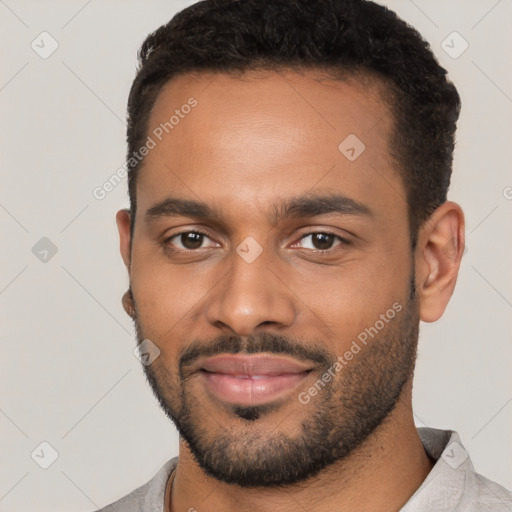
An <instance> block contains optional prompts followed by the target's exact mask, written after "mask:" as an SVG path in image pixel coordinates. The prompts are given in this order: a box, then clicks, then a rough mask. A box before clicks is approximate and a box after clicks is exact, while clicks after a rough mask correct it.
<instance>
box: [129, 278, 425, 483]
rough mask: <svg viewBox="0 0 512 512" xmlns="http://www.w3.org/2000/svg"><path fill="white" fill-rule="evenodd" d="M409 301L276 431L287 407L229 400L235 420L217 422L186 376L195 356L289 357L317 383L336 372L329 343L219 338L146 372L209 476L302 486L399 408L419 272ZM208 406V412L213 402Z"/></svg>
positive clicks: (413, 344) (410, 359)
mask: <svg viewBox="0 0 512 512" xmlns="http://www.w3.org/2000/svg"><path fill="white" fill-rule="evenodd" d="M129 293H130V295H131V290H130V291H129ZM132 299H133V296H132ZM406 302H407V303H406V304H405V305H404V307H403V309H402V310H401V311H400V312H399V313H397V315H396V317H395V318H393V319H392V320H390V321H389V323H386V324H385V326H384V327H383V328H382V329H381V330H380V331H379V332H378V334H377V335H376V336H375V339H373V337H372V339H370V340H369V341H368V343H367V344H365V346H363V347H361V348H362V349H361V350H360V351H359V352H358V353H357V354H355V355H354V357H353V359H352V360H351V361H350V362H347V363H346V366H344V367H343V368H342V369H341V370H339V371H337V372H336V374H335V377H334V378H332V380H331V381H330V382H327V383H325V384H324V385H323V388H322V389H321V390H319V391H318V394H317V395H316V396H314V397H312V398H311V400H309V402H308V403H307V404H304V403H303V402H302V403H301V402H300V401H299V400H297V404H296V405H294V407H295V409H294V410H292V411H291V413H290V414H288V416H285V417H284V418H280V421H276V422H275V424H274V425H273V428H272V429H268V428H263V423H262V422H265V420H268V419H269V417H270V416H271V415H272V414H274V418H275V414H276V412H277V414H278V413H279V409H280V408H281V407H282V404H276V403H270V404H263V405H256V406H235V405H231V406H227V405H225V404H223V405H222V406H220V405H219V410H220V409H222V410H224V411H225V412H226V413H227V414H228V415H229V421H225V420H223V421H222V423H223V425H221V424H220V423H219V422H217V421H214V418H212V415H211V413H210V414H209V413H208V411H206V408H205V406H204V405H201V400H198V397H199V396H203V397H204V395H198V394H197V393H194V382H193V381H194V379H193V378H191V375H190V374H189V373H187V367H188V365H190V363H192V362H194V361H195V360H197V358H198V357H202V356H206V357H210V356H214V355H216V354H222V353H230V354H239V353H245V354H257V353H262V352H265V353H270V354H285V355H288V356H292V357H295V358H297V359H301V360H305V361H309V362H315V364H316V366H315V368H318V373H317V375H318V378H319V379H320V378H321V376H322V375H323V374H324V373H325V372H327V371H328V370H329V369H331V371H332V368H333V366H334V365H335V364H336V360H337V359H336V357H333V355H332V354H330V353H329V352H327V351H326V350H325V348H323V347H324V346H325V344H322V343H306V342H304V341H300V340H295V339H294V340H292V341H290V339H288V338H286V337H284V336H279V335H274V334H270V333H268V332H266V333H262V334H258V335H254V336H249V337H246V338H242V337H239V336H221V337H218V338H216V339H213V340H209V341H206V342H205V341H201V340H194V341H191V342H190V343H187V344H186V347H185V348H184V349H183V350H182V352H181V353H180V356H179V359H178V371H176V370H175V369H171V368H168V367H165V366H164V365H163V364H162V363H161V361H158V360H156V361H155V362H154V363H153V364H151V365H149V366H143V368H144V372H145V374H146V378H147V380H148V382H149V384H150V386H151V389H152V390H153V393H154V395H155V397H156V398H157V400H158V401H159V403H160V405H161V407H162V409H163V410H164V412H165V413H166V415H167V416H168V417H169V418H170V419H171V420H172V421H173V423H174V424H175V425H176V428H177V429H178V432H179V434H180V437H181V438H182V439H183V440H185V442H186V443H187V445H188V447H189V449H190V452H191V453H192V455H193V456H194V458H195V459H196V461H197V463H198V464H199V466H200V467H201V468H202V469H203V471H204V472H205V473H206V474H208V475H209V476H211V477H213V478H215V479H217V480H219V481H222V482H226V483H228V484H236V485H238V486H241V487H247V488H249V487H267V488H268V487H280V486H286V485H291V484H295V483H298V482H301V481H305V480H306V479H308V478H310V477H312V476H315V475H316V474H318V473H319V472H320V471H322V470H324V469H326V468H328V467H329V466H331V465H332V464H334V463H335V462H338V461H340V460H342V459H344V458H346V457H347V456H348V455H349V454H351V453H353V452H354V451H355V450H356V449H357V448H358V447H360V445H361V444H362V443H363V442H364V441H365V440H367V439H368V438H369V436H370V435H371V434H372V433H373V432H374V431H375V430H376V429H377V428H378V427H379V426H380V425H382V424H383V423H384V421H385V420H386V418H387V417H388V416H389V415H390V413H391V412H392V411H393V409H394V408H395V406H396V404H397V402H398V400H399V398H400V396H401V394H402V391H403V389H404V386H405V385H406V383H407V382H408V381H410V380H411V379H412V377H413V372H414V365H415V360H416V349H417V342H418V332H419V312H418V303H417V298H416V293H415V286H414V272H412V275H411V280H410V294H409V298H408V300H407V301H406ZM134 305H135V307H134V310H135V313H134V323H135V327H136V332H137V339H138V343H141V342H142V341H143V340H144V336H143V328H142V325H141V322H140V317H139V315H138V313H137V307H136V304H135V302H134ZM154 341H155V343H156V344H157V345H159V346H160V347H163V346H165V343H162V342H161V341H160V340H154ZM360 345H362V343H361V344H360ZM345 350H347V348H344V349H343V351H344V352H345ZM160 359H162V358H160ZM315 371H317V370H316V369H315ZM290 401H291V400H290V399H289V400H287V402H286V404H287V405H289V402H290ZM208 405H209V406H210V407H211V406H212V405H213V402H210V403H209V404H208ZM213 406H214V405H213ZM289 417H292V418H295V417H296V418H297V421H296V423H295V425H294V433H293V434H290V433H287V432H286V431H285V430H284V429H283V428H280V423H282V422H284V420H286V419H287V418H289ZM274 421H275V420H274ZM266 426H267V427H268V421H267V424H266ZM260 427H262V428H260Z"/></svg>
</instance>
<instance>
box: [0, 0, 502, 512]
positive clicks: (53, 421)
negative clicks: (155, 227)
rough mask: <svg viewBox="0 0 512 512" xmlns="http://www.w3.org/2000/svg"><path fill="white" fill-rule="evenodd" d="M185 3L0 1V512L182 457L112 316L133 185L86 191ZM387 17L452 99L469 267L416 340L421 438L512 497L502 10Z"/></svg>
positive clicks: (118, 317)
mask: <svg viewBox="0 0 512 512" xmlns="http://www.w3.org/2000/svg"><path fill="white" fill-rule="evenodd" d="M191 3H193V2H191V1H178V0H167V1H162V0H153V1H152V2H143V1H142V0H137V1H134V0H125V1H123V2H121V1H118V2H114V1H112V0H102V1H101V2H100V1H99V0H92V1H91V0H89V1H83V0H80V1H75V0H71V1H69V0H68V1H67V2H58V1H45V2H36V1H34V0H32V1H28V0H25V1H23V0H0V19H1V27H2V30H1V31H0V38H1V46H0V48H1V50H0V59H1V75H0V101H1V105H2V110H1V112H2V116H1V123H0V126H1V136H0V140H1V148H2V156H1V188H0V226H1V228H0V229H1V241H2V242H1V247H2V250H1V265H0V311H1V318H0V326H1V327H0V332H1V362H2V365H1V371H0V379H1V380H0V393H1V394H0V431H1V435H0V453H1V455H0V461H1V470H0V511H9V512H11V511H12V512H14V511H23V512H30V511H50V510H51V511H52V512H58V511H64V510H66V511H69V510H74V511H87V510H91V509H94V508H95V507H96V506H103V505H105V504H107V503H109V502H111V501H113V500H114V499H117V498H118V497H120V496H122V495H124V494H126V493H127V492H128V491H131V490H132V489H133V488H135V487H136V486H138V485H140V484H142V483H144V482H145V481H146V480H148V479H149V478H150V477H152V476H153V475H154V473H155V472H156V471H157V470H158V469H159V468H160V466H161V465H162V464H163V463H164V462H165V461H166V460H167V459H169V458H170V457H172V456H174V455H176V454H177V440H178V437H177V434H176V431H175V429H174V427H173V426H172V424H171V423H170V422H169V421H168V420H167V419H166V417H165V416H164V414H163V413H162V412H160V410H159V408H158V406H157V404H156V401H155V399H154V398H153V397H152V395H151V392H150V390H149V388H148V386H147V384H146V382H145V380H144V376H143V373H142V370H141V368H140V366H139V362H138V360H137V359H136V358H135V357H134V356H133V353H132V351H133V349H134V346H135V340H134V336H133V332H132V326H131V323H130V321H129V319H128V317H127V316H126V315H125V313H124V311H123V310H122V307H121V295H122V293H123V292H124V291H125V290H126V288H127V283H128V281H127V275H126V271H125V268H124V266H123V264H122V260H121V258H120V256H119V254H118V236H117V230H116V226H115V222H114V215H115V212H116V211H117V210H118V209H119V208H122V207H126V206H127V205H128V202H127V193H126V183H122V184H121V185H119V186H118V187H117V188H116V189H115V190H114V191H112V192H111V193H110V194H108V196H107V197H106V198H105V199H104V200H102V201H99V200H97V199H95V198H94V197H93V195H92V191H93V189H94V187H96V186H100V185H101V184H102V183H103V182H104V181H105V180H107V179H108V178H109V176H110V175H111V174H113V173H114V172H115V171H116V170H117V169H118V168H119V167H121V165H122V164H123V162H124V154H125V145H124V140H125V126H124V119H125V105H126V99H127V95H128V90H129V87H130V84H131V81H132V79H133V77H134V72H135V64H136V51H137V49H138V47H139V46H140V44H141V43H142V41H143V39H144V37H145V36H146V35H147V34H148V33H149V32H150V31H152V30H154V29H156V28H157V27H158V26H160V25H161V24H163V23H164V22H167V21H168V20H169V19H170V18H171V17H172V15H173V14H174V13H175V12H177V11H178V10H181V9H182V8H184V7H185V6H187V5H190V4H191ZM384 3H385V4H386V5H389V6H390V7H391V8H393V9H395V10H397V11H398V13H399V14H400V15H401V16H402V17H403V18H405V19H406V20H407V21H409V22H410V23H411V24H412V25H414V26H415V27H417V28H418V29H419V30H420V32H421V33H422V34H423V35H424V36H425V37H426V38H427V39H428V40H429V41H430V43H431V45H432V47H433V49H434V51H435V53H436V54H437V56H438V58H439V59H440V61H441V63H442V64H443V65H444V66H445V67H447V68H448V70H449V71H450V75H451V77H452V79H453V80H454V81H455V83H456V85H457V87H458V89H459V91H460V94H461V96H462V100H463V112H462V117H461V120H460V123H459V130H458V136H457V140H458V142H457V149H456V155H455V169H454V177H453V185H452V187H451V193H450V198H451V199H452V200H455V201H457V202H459V203H460V204H461V205H462V207H463V208H464V209H465V212H466V220H467V246H468V252H467V253H466V255H465V257H464V259H463V262H462V268H461V271H460V276H459V281H458V285H457V289H456V291H455V295H454V297H453V299H452V301H451V303H450V305H449V307H448V309H447V311H446V313H445V315H444V317H443V318H442V319H441V320H440V321H439V322H437V323H435V324H422V327H421V338H420V349H419V360H418V366H417V371H416V381H415V395H414V402H415V418H416V422H417V424H418V425H419V426H421V425H427V426H433V427H439V428H452V429H455V430H457V431H458V432H459V433H460V434H461V437H462V442H463V443H464V445H465V446H466V448H467V449H468V451H469V452H470V455H471V457H472V459H473V462H474V464H475V466H476V468H477V471H479V472H480V473H482V474H484V475H486V476H487V477H489V478H491V479H493V480H496V481H497V482H499V483H501V484H502V485H504V486H506V487H508V488H512V472H511V469H512V467H511V460H512V446H511V427H512V385H511V384H512V377H511V374H512V372H511V356H512V343H511V338H512V337H511V334H512V272H511V271H510V261H512V258H511V254H512V237H511V228H510V219H511V215H512V200H511V198H512V189H511V188H507V187H512V174H511V171H510V162H511V160H512V143H511V119H512V99H511V97H512V74H511V71H510V58H511V54H512V51H511V43H512V33H511V30H510V26H511V21H512V1H511V0H501V1H497V0H478V1H476V0H473V1H468V0H449V1H446V0H436V1H433V0H428V1H427V0H421V1H420V0H415V1H414V2H413V1H412V0H393V1H391V0H389V1H386V2H384ZM43 31H47V32H49V33H50V34H51V36H52V37H53V38H54V39H55V40H56V41H57V42H58V44H59V47H58V49H57V50H56V51H55V53H53V55H51V56H50V57H49V58H47V59H42V58H41V57H40V56H39V55H38V54H37V53H36V52H35V51H34V50H33V49H32V48H31V42H32V41H33V40H36V43H37V41H40V39H38V37H39V34H40V33H41V32H43ZM453 31H457V32H459V33H460V34H461V35H462V37H463V38H464V39H465V40H466V41H467V42H468V43H469V48H468V49H467V51H466V52H464V53H463V54H462V55H461V56H460V57H459V58H457V59H453V58H452V57H450V56H449V55H448V54H447V53H446V52H445V51H444V50H443V49H442V47H441V43H442V41H443V40H445V38H446V37H447V36H449V35H450V34H451V33H452V32H453ZM450 41H452V39H448V43H449V44H450V45H451V46H455V49H457V48H460V46H457V45H459V42H456V41H455V42H453V43H451V42H450ZM39 45H40V46H41V45H42V43H41V42H39ZM45 48H46V49H48V48H49V46H48V41H47V42H46V43H45ZM42 237H48V238H49V239H50V240H51V241H52V242H53V243H54V244H55V245H56V247H57V250H58V252H57V253H56V254H55V255H54V256H53V257H52V258H51V259H50V258H49V261H47V262H46V263H45V262H42V261H40V260H39V259H38V258H36V256H35V255H34V254H33V252H32V248H33V246H34V245H35V244H36V243H37V242H38V241H39V240H40V239H41V238H42ZM43 441H46V442H48V443H50V444H51V445H52V446H53V447H54V449H55V450H56V451H57V452H58V454H59V457H58V459H57V460H56V461H55V462H54V463H53V465H51V466H50V467H49V468H48V469H42V468H41V467H39V465H38V464H36V462H35V461H34V460H33V459H32V458H31V453H32V452H33V450H34V449H35V448H36V447H38V446H39V445H40V443H41V442H43ZM43 452H44V457H48V456H49V451H48V449H46V451H44V450H43ZM36 453H39V454H40V457H39V461H40V462H41V460H42V459H43V458H44V457H43V456H42V455H41V453H42V452H41V451H40V450H39V452H36ZM35 458H36V459H37V457H35Z"/></svg>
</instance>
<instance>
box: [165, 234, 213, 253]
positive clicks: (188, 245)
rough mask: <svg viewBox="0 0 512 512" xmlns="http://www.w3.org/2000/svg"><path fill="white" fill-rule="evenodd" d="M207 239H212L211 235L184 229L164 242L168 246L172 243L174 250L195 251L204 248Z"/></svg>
mask: <svg viewBox="0 0 512 512" xmlns="http://www.w3.org/2000/svg"><path fill="white" fill-rule="evenodd" d="M205 239H210V237H209V236H208V235H207V234H206V233H202V232H201V231H182V232H181V233H176V234H175V235H172V236H171V237H169V238H167V239H166V240H164V243H165V245H167V246H169V245H170V246H171V249H173V250H174V249H176V250H183V251H193V250H195V249H204V247H203V242H204V241H205ZM212 246H213V245H212ZM212 246H210V247H212Z"/></svg>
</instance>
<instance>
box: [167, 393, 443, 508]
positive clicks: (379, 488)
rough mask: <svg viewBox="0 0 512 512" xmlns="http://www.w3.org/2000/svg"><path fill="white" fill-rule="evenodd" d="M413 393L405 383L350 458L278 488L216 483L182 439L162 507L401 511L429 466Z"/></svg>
mask: <svg viewBox="0 0 512 512" xmlns="http://www.w3.org/2000/svg"><path fill="white" fill-rule="evenodd" d="M411 395H412V393H411V385H410V384H409V385H408V386H407V389H404V392H403V393H402V396H401V399H400V401H399V403H398V404H397V406H396V408H395V410H394V411H393V412H392V413H391V414H390V416H388V418H387V419H386V420H385V421H384V423H383V424H382V425H380V426H379V427H378V428H377V429H376V430H375V431H374V432H373V433H372V434H371V435H370V436H369V437H368V438H367V439H366V441H365V442H364V443H363V444H362V445H360V446H359V447H358V448H357V449H356V450H354V451H353V452H352V453H351V454H350V455H349V456H347V457H346V458H344V459H343V460H341V461H338V462H337V463H335V464H333V465H331V466H330V467H328V468H326V469H325V470H323V471H322V472H321V473H319V474H318V475H316V476H314V477H312V478H310V479H308V480H306V481H304V482H301V483H298V484H294V485H289V486H286V487H281V488H268V489H267V488H255V489H247V488H241V487H238V486H235V485H229V484H225V483H223V482H219V481H218V480H215V479H214V478H212V477H210V476H208V475H206V474H205V473H204V472H203V471H202V469H201V468H200V467H199V466H198V465H197V463H196V462H195V460H194V458H193V456H192V454H191V453H190V450H189V449H188V446H187V444H186V443H185V442H184V441H183V440H181V441H180V455H179V463H178V466H177V468H176V471H175V474H174V475H173V477H174V481H173V483H172V492H171V493H169V494H170V500H168V501H170V503H171V504H172V505H171V504H166V508H165V510H166V511H168V512H189V511H194V510H196V511H198V512H216V511H218V510H227V511H229V510H258V511H261V512H270V511H275V510H279V511H282V512H292V511H293V512H295V511H296V510H297V509H304V510H308V511H309V512H320V511H321V512H331V511H332V512H335V511H336V512H338V511H339V510H343V511H346V512H351V511H358V512H361V511H367V510H368V511H369V510H371V511H372V512H389V511H399V510H400V509H401V508H402V507H403V506H404V504H405V503H406V502H407V500H408V499H409V498H410V497H411V496H412V495H413V494H414V492H415V491H416V490H417V489H418V487H419V486H420V485H421V483H422V482H423V481H424V480H425V478H426V477H427V475H428V473H429V472H430V470H431V469H432V466H433V464H432V461H431V460H430V459H429V457H428V456H427V454H426V452H425V450H424V448H423V445H422V443H421V440H420V438H419V435H418V432H417V430H416V427H415V425H414V421H413V416H412V403H411V402H412V400H411ZM168 490H170V485H169V488H168ZM166 501H167V500H166Z"/></svg>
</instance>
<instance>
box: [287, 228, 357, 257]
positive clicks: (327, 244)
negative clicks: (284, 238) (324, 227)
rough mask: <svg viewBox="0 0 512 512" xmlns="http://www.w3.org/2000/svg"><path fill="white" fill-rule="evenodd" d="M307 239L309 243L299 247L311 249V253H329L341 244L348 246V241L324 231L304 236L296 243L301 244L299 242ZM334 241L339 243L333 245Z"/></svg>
mask: <svg viewBox="0 0 512 512" xmlns="http://www.w3.org/2000/svg"><path fill="white" fill-rule="evenodd" d="M308 239H309V242H308V243H305V244H304V245H301V247H303V248H305V249H311V250H313V251H321V252H323V251H329V250H331V249H332V248H333V247H336V246H337V245H341V244H344V245H348V244H349V241H348V240H346V239H344V238H342V237H340V236H338V235H335V234H334V233H328V232H325V231H318V232H314V233H308V234H307V235H304V236H303V237H302V238H301V239H300V241H299V242H297V243H298V244H301V242H303V241H305V240H308ZM336 240H338V241H339V242H338V244H335V245H333V244H334V242H335V241H336Z"/></svg>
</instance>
